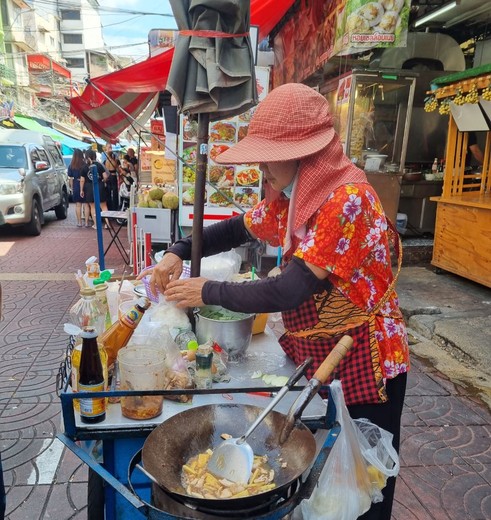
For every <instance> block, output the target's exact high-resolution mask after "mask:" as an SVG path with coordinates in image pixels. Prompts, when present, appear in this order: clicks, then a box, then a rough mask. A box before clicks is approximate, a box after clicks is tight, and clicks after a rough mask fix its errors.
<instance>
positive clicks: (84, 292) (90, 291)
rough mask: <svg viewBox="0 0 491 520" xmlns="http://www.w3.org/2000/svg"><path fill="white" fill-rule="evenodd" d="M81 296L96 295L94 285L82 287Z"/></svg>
mask: <svg viewBox="0 0 491 520" xmlns="http://www.w3.org/2000/svg"><path fill="white" fill-rule="evenodd" d="M80 294H81V296H94V295H95V290H94V288H93V287H83V288H82V289H80Z"/></svg>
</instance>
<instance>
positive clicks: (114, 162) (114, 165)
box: [104, 144, 121, 211]
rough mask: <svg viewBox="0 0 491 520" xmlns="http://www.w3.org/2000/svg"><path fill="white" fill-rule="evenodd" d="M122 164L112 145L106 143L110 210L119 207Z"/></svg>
mask: <svg viewBox="0 0 491 520" xmlns="http://www.w3.org/2000/svg"><path fill="white" fill-rule="evenodd" d="M120 166H121V162H120V160H119V159H118V158H117V157H116V155H115V154H114V152H113V149H112V146H111V145H110V144H108V145H106V160H105V162H104V167H105V169H106V171H107V173H108V177H107V181H106V200H107V207H108V209H109V210H110V211H117V210H118V209H119V196H118V189H119V183H118V176H119V168H120Z"/></svg>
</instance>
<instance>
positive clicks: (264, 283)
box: [201, 257, 332, 313]
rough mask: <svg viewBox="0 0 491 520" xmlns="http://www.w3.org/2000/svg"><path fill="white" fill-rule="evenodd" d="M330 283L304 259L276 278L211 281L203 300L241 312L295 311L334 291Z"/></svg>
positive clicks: (206, 287)
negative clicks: (320, 294)
mask: <svg viewBox="0 0 491 520" xmlns="http://www.w3.org/2000/svg"><path fill="white" fill-rule="evenodd" d="M331 288H332V285H331V283H330V282H329V281H328V280H319V279H318V278H317V276H315V274H314V273H313V272H312V271H311V270H310V269H309V268H308V267H307V266H306V265H305V262H304V261H303V260H301V259H300V258H295V257H294V258H293V259H292V260H291V262H290V263H289V264H288V266H287V267H286V268H285V270H284V271H283V272H282V273H281V274H280V275H279V276H275V277H273V278H264V279H262V280H256V281H253V282H243V283H232V282H213V281H208V282H206V283H205V284H204V286H203V289H202V293H201V297H202V299H203V302H204V303H205V304H207V305H221V306H222V307H225V308H226V309H230V310H231V311H238V312H251V313H252V312H280V311H287V310H290V309H295V308H297V307H298V306H300V305H301V304H302V303H303V302H304V301H306V300H307V299H308V298H310V297H311V296H312V295H313V294H315V293H318V292H322V291H324V290H330V289H331Z"/></svg>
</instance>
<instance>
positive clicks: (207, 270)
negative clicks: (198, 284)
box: [201, 249, 242, 282]
mask: <svg viewBox="0 0 491 520" xmlns="http://www.w3.org/2000/svg"><path fill="white" fill-rule="evenodd" d="M241 264H242V257H241V256H240V255H239V254H237V253H236V252H235V251H234V250H233V249H232V250H230V251H227V252H225V253H219V254H218V255H212V256H207V257H205V258H202V259H201V276H203V277H204V278H208V279H209V280H215V281H217V282H228V281H230V280H231V278H232V277H233V276H234V275H235V274H238V272H239V271H240V266H241Z"/></svg>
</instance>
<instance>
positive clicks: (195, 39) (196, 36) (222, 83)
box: [166, 0, 257, 120]
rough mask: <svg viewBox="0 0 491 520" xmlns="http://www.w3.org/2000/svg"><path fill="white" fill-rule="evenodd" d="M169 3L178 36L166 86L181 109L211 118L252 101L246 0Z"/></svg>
mask: <svg viewBox="0 0 491 520" xmlns="http://www.w3.org/2000/svg"><path fill="white" fill-rule="evenodd" d="M170 4H171V7H172V11H173V13H174V17H175V19H176V22H177V25H178V27H179V31H180V35H179V37H178V39H177V42H176V45H175V50H174V58H173V60H172V65H171V69H170V72H169V78H168V80H167V87H166V88H167V90H169V92H171V93H172V94H173V95H174V97H175V99H176V100H177V103H178V105H179V108H180V110H181V112H183V113H190V114H200V113H208V114H210V119H211V120H216V119H226V118H227V117H231V116H233V115H237V114H241V113H242V112H245V111H246V110H247V109H249V108H251V107H252V106H254V105H256V104H257V89H256V79H255V75H254V63H253V54H252V48H251V41H250V37H249V36H248V33H249V26H250V2H249V1H247V0H170ZM200 31H201V32H200ZM203 31H206V32H203ZM205 35H206V36H205ZM231 35H236V36H231Z"/></svg>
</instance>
